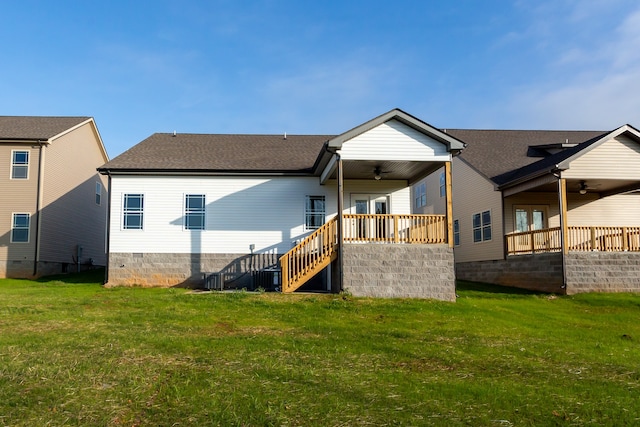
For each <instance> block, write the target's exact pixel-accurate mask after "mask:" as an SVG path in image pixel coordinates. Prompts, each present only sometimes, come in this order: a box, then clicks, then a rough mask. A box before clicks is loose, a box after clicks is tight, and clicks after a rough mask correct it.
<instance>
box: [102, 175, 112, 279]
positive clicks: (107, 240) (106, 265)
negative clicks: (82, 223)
mask: <svg viewBox="0 0 640 427" xmlns="http://www.w3.org/2000/svg"><path fill="white" fill-rule="evenodd" d="M107 192H108V196H107V224H106V225H107V228H106V235H105V256H106V259H105V262H104V283H103V284H105V285H106V284H107V283H109V243H110V240H111V239H110V236H111V175H110V174H109V172H107Z"/></svg>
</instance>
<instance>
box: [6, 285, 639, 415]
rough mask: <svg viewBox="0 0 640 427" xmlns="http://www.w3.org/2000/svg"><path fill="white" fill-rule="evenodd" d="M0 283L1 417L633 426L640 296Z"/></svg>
mask: <svg viewBox="0 0 640 427" xmlns="http://www.w3.org/2000/svg"><path fill="white" fill-rule="evenodd" d="M99 280H100V276H99V275H95V274H94V275H80V276H77V275H76V276H68V277H67V278H58V280H56V279H50V280H41V281H38V282H33V281H22V280H9V279H6V280H0V426H44V425H51V426H62V425H82V426H87V425H90V426H92V425H97V426H120V425H123V426H204V425H224V426H228V425H229V426H254V425H257V426H262V425H268V426H270V425H274V426H281V425H286V426H298V425H320V426H363V425H366V426H372V425H373V426H381V425H394V426H397V425H443V426H455V425H469V426H483V425H486V426H511V425H513V426H529V425H530V426H541V425H542V426H547V425H560V426H565V425H567V426H568V425H598V426H600V425H612V426H620V425H640V295H630V294H592V295H579V296H573V297H556V296H550V295H541V294H527V293H522V292H520V293H508V292H504V290H503V289H501V288H489V287H486V288H485V287H478V286H472V285H470V284H461V286H460V289H459V290H458V294H459V296H460V297H459V299H458V302H457V303H445V302H436V301H425V300H386V299H361V298H353V297H350V296H348V295H280V294H268V293H263V294H260V293H246V292H238V293H190V292H188V291H186V290H183V289H141V288H115V289H104V288H102V287H101V286H100V285H99V284H98V282H99Z"/></svg>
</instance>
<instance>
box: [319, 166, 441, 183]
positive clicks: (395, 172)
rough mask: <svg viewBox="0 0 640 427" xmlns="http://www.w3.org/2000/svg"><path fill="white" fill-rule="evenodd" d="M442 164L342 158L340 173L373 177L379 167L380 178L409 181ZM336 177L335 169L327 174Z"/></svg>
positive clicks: (349, 177) (413, 180)
mask: <svg viewBox="0 0 640 427" xmlns="http://www.w3.org/2000/svg"><path fill="white" fill-rule="evenodd" d="M442 166H443V164H442V162H407V161H388V160H385V161H382V160H344V161H343V162H342V173H343V177H344V179H370V180H374V179H375V170H376V169H377V168H379V170H380V172H381V173H380V177H381V179H382V180H406V181H409V183H412V182H415V181H417V180H420V179H422V178H423V177H425V176H427V175H429V174H430V173H433V172H434V171H436V170H438V169H439V168H441V167H442ZM329 177H330V178H331V179H336V178H337V170H334V171H333V172H332V174H331V175H330V176H329Z"/></svg>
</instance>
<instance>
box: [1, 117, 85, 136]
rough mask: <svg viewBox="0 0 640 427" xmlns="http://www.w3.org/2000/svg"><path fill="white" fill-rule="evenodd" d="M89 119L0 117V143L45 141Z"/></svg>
mask: <svg viewBox="0 0 640 427" xmlns="http://www.w3.org/2000/svg"><path fill="white" fill-rule="evenodd" d="M89 119H90V117H37V116H0V141H2V140H14V141H15V140H28V141H34V140H47V139H49V138H51V137H54V136H56V135H58V134H59V133H61V132H64V131H65V130H67V129H70V128H72V127H74V126H76V125H78V124H80V123H82V122H84V121H86V120H89Z"/></svg>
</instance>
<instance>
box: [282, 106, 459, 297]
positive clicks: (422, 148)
mask: <svg viewBox="0 0 640 427" xmlns="http://www.w3.org/2000/svg"><path fill="white" fill-rule="evenodd" d="M462 148H463V143H462V142H460V141H458V140H457V139H455V138H453V137H451V136H449V135H447V134H446V133H444V132H442V131H440V130H438V129H435V128H433V127H431V126H429V125H428V124H426V123H424V122H422V121H420V120H418V119H417V118H415V117H413V116H410V115H408V114H406V113H404V112H402V111H400V110H392V111H391V112H389V113H387V114H384V115H382V116H380V117H378V118H376V119H373V120H371V121H369V122H367V123H365V124H363V125H361V126H358V127H357V128H354V129H352V130H350V131H348V132H346V133H344V134H342V135H339V136H337V137H335V138H333V139H331V140H330V141H328V142H327V144H326V146H325V152H324V154H323V156H321V158H320V164H319V169H320V170H321V173H320V177H319V178H320V183H321V185H325V186H331V187H334V188H335V197H336V206H337V209H336V211H337V212H336V214H335V216H332V217H330V218H329V219H328V221H327V222H326V223H325V224H323V225H322V226H321V227H319V228H318V229H317V230H315V231H314V232H313V233H311V234H310V235H308V236H307V237H306V238H305V239H304V240H303V241H301V242H300V243H299V244H298V245H296V246H295V247H294V248H292V249H291V250H290V251H289V252H287V253H286V254H284V255H283V256H282V257H281V259H280V265H281V268H282V290H283V292H293V291H294V290H296V289H298V288H299V287H300V286H302V285H303V284H304V283H305V282H306V281H307V280H309V279H310V278H311V277H313V276H314V275H316V274H318V273H319V272H320V271H322V270H323V269H325V268H327V267H329V266H331V267H330V270H331V273H330V277H331V289H332V291H334V292H340V291H348V292H351V293H353V294H355V295H367V296H406V297H427V298H438V299H446V300H453V299H454V296H455V283H454V279H455V277H454V265H453V226H452V214H451V158H452V155H453V154H456V153H457V152H458V151H459V150H461V149H462ZM441 168H443V169H444V170H445V176H446V177H445V178H446V179H445V181H446V182H445V188H446V200H447V203H446V204H447V209H446V214H444V215H412V214H411V202H412V200H411V192H410V188H411V185H412V184H413V183H414V182H417V181H419V180H420V179H422V178H424V177H425V176H427V175H429V174H431V173H433V172H434V171H436V170H438V169H441ZM410 246H411V247H412V249H408V248H409V247H410ZM433 246H438V247H439V248H440V249H439V250H443V252H446V254H447V255H446V257H447V258H448V259H450V263H449V262H447V265H446V266H445V267H444V268H445V269H446V270H447V272H448V273H449V275H448V277H444V275H443V274H442V273H441V272H440V271H438V272H437V273H435V270H434V269H430V268H429V263H430V260H431V261H433V257H432V256H431V252H430V251H432V250H433V248H432V247H433ZM392 252H394V253H395V255H393V256H390V255H389V254H390V253H392ZM429 274H432V275H433V276H434V277H435V276H437V277H440V278H444V279H446V280H447V281H448V282H449V283H448V285H447V290H446V292H440V291H438V292H432V291H431V290H430V289H427V288H433V289H435V288H436V287H437V286H435V284H434V283H435V280H434V281H433V283H431V282H430V280H429V279H428V277H429Z"/></svg>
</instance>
